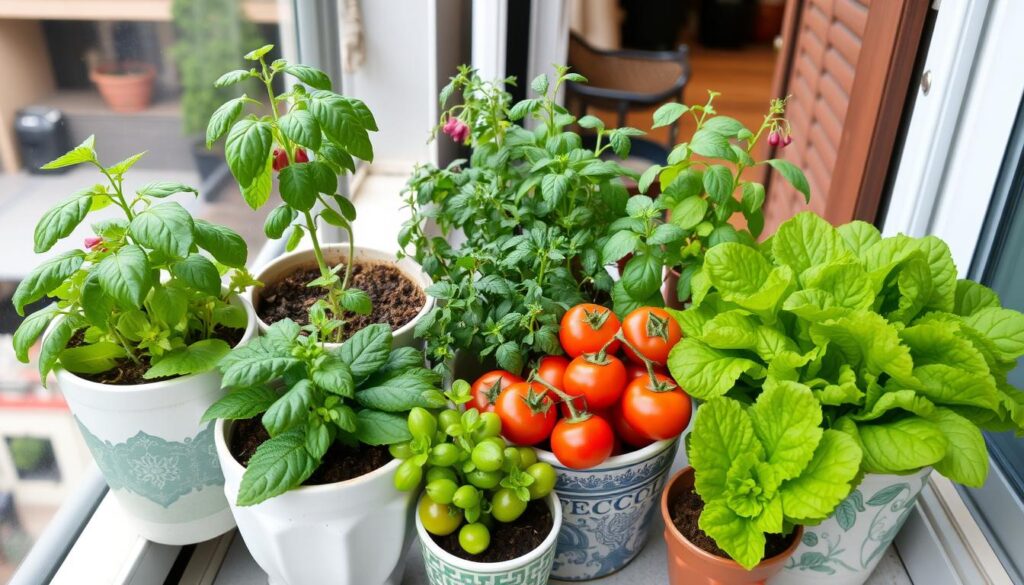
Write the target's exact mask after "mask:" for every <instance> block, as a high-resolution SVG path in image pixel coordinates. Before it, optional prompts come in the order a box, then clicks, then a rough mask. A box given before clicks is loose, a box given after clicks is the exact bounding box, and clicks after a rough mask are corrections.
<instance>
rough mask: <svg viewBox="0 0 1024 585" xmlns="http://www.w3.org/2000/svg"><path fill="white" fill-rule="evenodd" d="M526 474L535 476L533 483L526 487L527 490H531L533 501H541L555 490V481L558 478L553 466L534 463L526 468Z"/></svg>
mask: <svg viewBox="0 0 1024 585" xmlns="http://www.w3.org/2000/svg"><path fill="white" fill-rule="evenodd" d="M526 473H529V474H530V475H532V476H533V483H531V484H530V485H528V486H526V489H528V490H530V499H531V500H539V499H541V498H543V497H546V496H547V495H548V494H550V493H551V490H553V489H555V481H556V480H557V479H558V477H557V476H556V475H555V469H554V468H553V467H551V465H549V464H547V463H544V462H541V463H534V464H533V465H531V466H529V467H527V468H526Z"/></svg>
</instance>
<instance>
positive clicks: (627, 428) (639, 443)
mask: <svg viewBox="0 0 1024 585" xmlns="http://www.w3.org/2000/svg"><path fill="white" fill-rule="evenodd" d="M608 422H610V423H612V428H613V429H615V435H616V436H617V437H618V438H620V439H622V442H623V443H626V444H627V445H630V446H632V447H636V448H637V449H641V448H643V447H646V446H647V445H650V444H651V443H653V442H654V441H652V440H651V439H649V438H648V437H647V436H646V435H644V434H643V433H641V432H640V431H638V430H636V429H634V428H633V425H631V424H629V421H627V420H626V417H625V416H623V414H622V404H621V403H620V404H616V405H615V407H614V408H612V409H610V410H609V411H608Z"/></svg>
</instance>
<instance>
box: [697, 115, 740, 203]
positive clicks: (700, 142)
mask: <svg viewBox="0 0 1024 585" xmlns="http://www.w3.org/2000/svg"><path fill="white" fill-rule="evenodd" d="M690 150H692V151H693V152H695V153H697V154H699V155H701V156H706V157H709V158H723V159H726V160H736V155H735V154H733V152H732V149H731V148H729V139H728V138H727V137H726V136H723V135H722V134H719V133H718V132H714V131H712V130H707V129H705V128H701V129H700V130H697V131H696V132H694V133H693V137H692V138H691V139H690ZM731 178H732V177H731V176H730V180H731ZM708 192H709V193H710V191H708Z"/></svg>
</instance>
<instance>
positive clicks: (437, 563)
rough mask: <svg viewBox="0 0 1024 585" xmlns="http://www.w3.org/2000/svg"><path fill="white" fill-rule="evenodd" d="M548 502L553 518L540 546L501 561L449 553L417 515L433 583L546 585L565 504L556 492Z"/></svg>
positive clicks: (549, 496) (424, 557)
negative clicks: (472, 558)
mask: <svg viewBox="0 0 1024 585" xmlns="http://www.w3.org/2000/svg"><path fill="white" fill-rule="evenodd" d="M545 502H546V503H547V505H548V509H550V510H551V515H552V516H553V518H552V520H553V521H554V523H553V525H552V527H551V533H550V534H548V536H547V538H545V539H544V540H543V541H542V542H541V543H540V546H538V547H537V548H535V549H533V550H532V551H530V552H528V553H526V554H525V555H523V556H521V557H519V558H515V559H512V560H510V561H504V562H501V563H476V562H473V561H467V560H465V559H460V558H459V557H457V556H455V555H453V554H451V553H449V552H448V551H446V550H444V549H443V548H441V547H439V546H437V543H436V542H434V539H433V538H431V537H430V534H428V533H427V529H426V528H424V527H423V523H422V522H420V518H419V515H416V534H417V535H418V536H419V537H420V545H421V546H422V547H423V561H424V562H425V563H426V567H427V578H428V579H429V580H430V585H499V584H504V583H507V584H509V585H513V584H514V585H545V583H547V582H548V579H549V578H550V576H551V564H552V562H553V561H554V559H555V544H556V541H557V539H558V533H559V531H560V530H561V527H562V506H561V504H560V503H559V502H558V496H557V495H555V492H551V493H550V494H549V495H548V497H547V498H545Z"/></svg>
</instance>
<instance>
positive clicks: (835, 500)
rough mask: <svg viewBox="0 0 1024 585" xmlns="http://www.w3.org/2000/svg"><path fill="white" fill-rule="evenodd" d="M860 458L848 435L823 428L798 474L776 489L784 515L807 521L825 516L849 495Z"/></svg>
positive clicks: (858, 450)
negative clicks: (808, 458)
mask: <svg viewBox="0 0 1024 585" xmlns="http://www.w3.org/2000/svg"><path fill="white" fill-rule="evenodd" d="M860 461H861V450H860V447H859V446H858V445H857V443H856V441H854V440H853V439H852V438H851V437H850V436H849V435H847V434H845V433H841V432H839V431H835V430H831V429H829V430H826V431H824V433H823V434H822V436H821V441H820V442H819V443H818V445H817V448H816V449H815V450H814V457H813V458H811V460H810V462H809V463H808V464H807V466H806V467H805V468H804V469H803V470H802V472H801V473H800V476H799V477H797V478H795V479H792V480H790V481H787V482H785V483H784V484H782V488H781V489H780V490H779V493H780V494H781V495H782V507H783V511H784V513H785V515H786V517H788V518H793V519H799V520H804V521H809V522H814V521H817V520H823V519H825V518H827V517H828V516H829V515H830V514H832V511H833V510H835V508H836V506H838V505H839V503H840V502H842V501H843V500H844V499H845V498H846V497H847V496H848V495H849V493H850V488H851V486H850V482H852V481H853V480H854V478H855V477H856V476H857V473H858V471H860Z"/></svg>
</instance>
